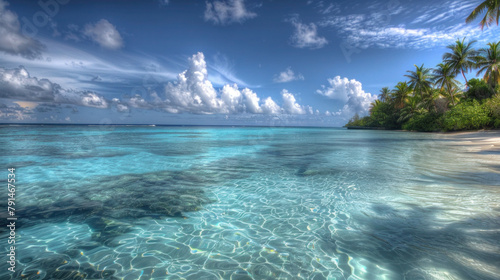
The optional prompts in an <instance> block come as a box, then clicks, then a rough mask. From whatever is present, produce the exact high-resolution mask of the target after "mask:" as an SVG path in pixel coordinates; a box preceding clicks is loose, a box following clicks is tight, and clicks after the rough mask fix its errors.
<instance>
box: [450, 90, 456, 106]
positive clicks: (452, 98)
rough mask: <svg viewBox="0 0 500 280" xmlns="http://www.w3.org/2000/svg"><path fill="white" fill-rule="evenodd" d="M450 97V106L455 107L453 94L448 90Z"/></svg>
mask: <svg viewBox="0 0 500 280" xmlns="http://www.w3.org/2000/svg"><path fill="white" fill-rule="evenodd" d="M450 96H451V104H452V105H453V107H455V97H453V93H452V91H451V90H450Z"/></svg>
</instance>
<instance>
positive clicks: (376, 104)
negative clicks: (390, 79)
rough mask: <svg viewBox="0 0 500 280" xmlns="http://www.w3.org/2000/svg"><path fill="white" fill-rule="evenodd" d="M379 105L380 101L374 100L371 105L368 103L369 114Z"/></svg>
mask: <svg viewBox="0 0 500 280" xmlns="http://www.w3.org/2000/svg"><path fill="white" fill-rule="evenodd" d="M380 104H382V101H380V100H378V99H375V101H373V102H372V103H370V114H371V113H372V111H373V108H376V107H378V106H380Z"/></svg>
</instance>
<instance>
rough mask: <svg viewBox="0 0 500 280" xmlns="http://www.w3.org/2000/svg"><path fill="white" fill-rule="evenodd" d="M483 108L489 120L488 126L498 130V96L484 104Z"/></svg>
mask: <svg viewBox="0 0 500 280" xmlns="http://www.w3.org/2000/svg"><path fill="white" fill-rule="evenodd" d="M484 107H485V109H486V110H487V112H488V113H489V116H490V118H491V123H490V125H491V126H492V127H494V128H500V95H499V94H496V95H495V96H493V97H492V98H490V99H488V100H487V101H486V102H485V103H484Z"/></svg>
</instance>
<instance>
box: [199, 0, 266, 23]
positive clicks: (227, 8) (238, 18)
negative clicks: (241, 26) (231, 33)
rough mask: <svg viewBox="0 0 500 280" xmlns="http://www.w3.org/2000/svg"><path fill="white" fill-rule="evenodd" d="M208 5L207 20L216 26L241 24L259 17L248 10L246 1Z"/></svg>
mask: <svg viewBox="0 0 500 280" xmlns="http://www.w3.org/2000/svg"><path fill="white" fill-rule="evenodd" d="M206 5H207V6H206V9H205V20H206V21H211V22H213V23H214V24H222V25H224V24H229V23H234V22H240V23H241V22H244V21H245V20H248V19H251V18H254V17H256V16H257V14H256V13H253V12H250V11H248V10H247V8H246V7H245V3H244V0H227V1H213V2H207V3H206Z"/></svg>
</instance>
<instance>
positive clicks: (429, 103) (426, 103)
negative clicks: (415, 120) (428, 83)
mask: <svg viewBox="0 0 500 280" xmlns="http://www.w3.org/2000/svg"><path fill="white" fill-rule="evenodd" d="M440 95H441V92H440V91H439V90H438V89H430V90H429V92H428V94H427V95H426V96H425V98H424V99H423V100H422V102H421V103H420V104H419V106H421V107H422V108H425V109H427V110H428V111H429V112H430V111H432V110H435V109H436V99H438V98H439V96H440Z"/></svg>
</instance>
